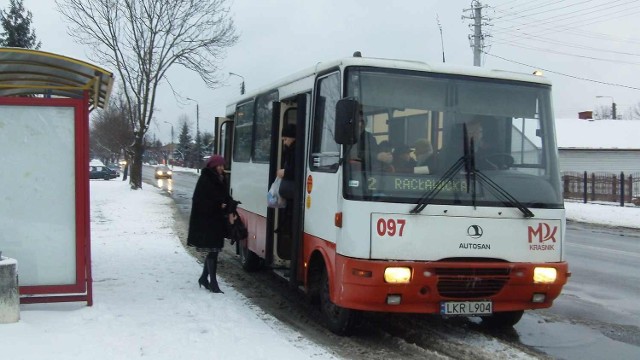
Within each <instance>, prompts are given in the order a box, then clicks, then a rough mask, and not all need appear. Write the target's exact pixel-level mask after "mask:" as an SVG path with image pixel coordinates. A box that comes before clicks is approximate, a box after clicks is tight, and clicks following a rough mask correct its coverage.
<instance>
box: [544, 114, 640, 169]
mask: <svg viewBox="0 0 640 360" xmlns="http://www.w3.org/2000/svg"><path fill="white" fill-rule="evenodd" d="M556 138H557V141H558V153H559V156H560V171H561V172H583V171H587V172H588V173H592V172H608V173H614V174H617V173H620V172H624V173H625V174H631V173H639V172H640V121H638V120H635V121H634V120H581V119H556Z"/></svg>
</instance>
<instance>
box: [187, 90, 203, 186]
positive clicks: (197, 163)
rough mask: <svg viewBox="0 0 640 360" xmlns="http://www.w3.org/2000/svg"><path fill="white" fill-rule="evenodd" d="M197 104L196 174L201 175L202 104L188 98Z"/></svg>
mask: <svg viewBox="0 0 640 360" xmlns="http://www.w3.org/2000/svg"><path fill="white" fill-rule="evenodd" d="M186 99H187V100H191V101H193V102H194V103H196V149H195V150H196V173H198V174H199V173H200V165H201V164H200V163H201V162H202V150H201V149H200V145H201V144H200V142H201V140H200V103H198V101H197V100H195V99H192V98H190V97H188V98H186Z"/></svg>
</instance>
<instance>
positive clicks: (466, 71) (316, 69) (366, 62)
mask: <svg viewBox="0 0 640 360" xmlns="http://www.w3.org/2000/svg"><path fill="white" fill-rule="evenodd" d="M348 66H368V67H377V68H388V69H402V70H412V71H422V72H427V73H435V74H448V75H462V76H470V77H481V78H491V79H500V80H513V81H522V82H529V83H537V84H544V85H551V81H549V79H547V78H545V77H543V76H540V75H534V74H525V73H520V72H513V71H506V70H495V69H486V68H482V67H477V66H460V65H449V64H441V63H434V64H429V63H426V62H422V61H413V60H396V59H381V58H367V57H347V58H342V59H337V60H333V61H328V62H319V63H317V64H316V65H315V66H313V67H309V68H307V69H304V70H301V71H298V72H296V73H293V74H291V75H289V76H287V77H285V78H282V79H280V80H278V81H276V82H274V83H271V84H269V85H267V86H263V87H260V88H258V89H255V90H253V91H250V92H248V93H247V94H245V95H242V96H241V97H239V98H236V99H234V101H232V102H230V103H229V104H228V105H227V109H226V111H227V115H230V114H232V113H233V112H234V111H235V105H236V104H239V103H242V102H244V101H247V100H249V99H252V98H254V97H255V96H257V95H260V94H263V93H265V92H267V91H270V90H272V89H275V88H281V87H283V86H286V85H288V84H292V83H294V82H296V81H300V80H303V79H311V80H312V79H313V78H314V77H315V76H316V75H317V74H319V73H323V72H325V71H328V70H331V69H334V68H337V67H340V68H345V67H348ZM312 83H313V81H311V84H312ZM305 91H306V89H305Z"/></svg>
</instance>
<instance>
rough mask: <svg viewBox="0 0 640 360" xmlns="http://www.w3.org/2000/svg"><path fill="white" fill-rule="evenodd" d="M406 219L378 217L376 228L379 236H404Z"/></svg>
mask: <svg viewBox="0 0 640 360" xmlns="http://www.w3.org/2000/svg"><path fill="white" fill-rule="evenodd" d="M406 222H407V221H406V220H405V219H382V218H380V219H378V223H377V224H376V230H377V231H378V236H396V234H398V236H402V234H403V232H404V225H405V224H406Z"/></svg>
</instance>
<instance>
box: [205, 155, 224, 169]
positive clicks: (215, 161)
mask: <svg viewBox="0 0 640 360" xmlns="http://www.w3.org/2000/svg"><path fill="white" fill-rule="evenodd" d="M218 165H224V158H223V157H222V156H220V155H213V156H211V157H210V158H209V160H207V167H208V168H214V167H216V166H218Z"/></svg>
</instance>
